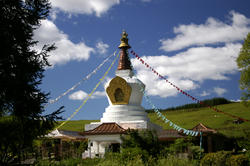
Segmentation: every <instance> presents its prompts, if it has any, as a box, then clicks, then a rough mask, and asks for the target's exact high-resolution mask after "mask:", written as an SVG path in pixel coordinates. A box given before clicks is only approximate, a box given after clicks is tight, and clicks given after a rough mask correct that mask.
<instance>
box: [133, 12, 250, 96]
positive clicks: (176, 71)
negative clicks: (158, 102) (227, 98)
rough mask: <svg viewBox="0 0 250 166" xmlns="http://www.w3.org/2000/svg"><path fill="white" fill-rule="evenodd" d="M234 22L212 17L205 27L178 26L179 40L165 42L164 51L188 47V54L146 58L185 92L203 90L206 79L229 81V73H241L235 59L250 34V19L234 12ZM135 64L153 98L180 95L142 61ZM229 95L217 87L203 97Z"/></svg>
mask: <svg viewBox="0 0 250 166" xmlns="http://www.w3.org/2000/svg"><path fill="white" fill-rule="evenodd" d="M230 20H231V23H230V24H227V23H223V22H221V21H219V20H216V19H215V18H208V19H207V21H206V23H205V24H200V25H197V24H190V25H180V26H178V27H175V28H174V32H175V34H176V37H174V38H173V39H164V40H161V43H162V46H161V48H160V49H163V50H165V51H173V50H180V49H182V48H186V47H188V48H187V49H186V50H185V51H182V52H178V53H177V54H176V55H174V56H171V57H168V56H165V55H161V56H147V57H146V56H144V57H142V58H143V59H144V60H145V62H147V63H149V64H150V65H151V66H152V67H153V68H154V69H155V70H156V71H158V72H159V73H160V74H161V75H163V76H165V77H167V79H168V80H170V81H172V82H173V83H174V84H176V85H177V86H178V87H180V88H181V89H183V90H185V91H188V90H192V89H196V88H199V87H200V84H201V83H202V82H203V81H205V80H229V79H230V77H229V74H233V73H236V72H237V71H238V69H237V65H236V62H235V59H236V58H237V56H238V53H239V51H240V48H241V43H240V42H241V41H242V40H243V39H244V37H245V36H246V34H247V33H248V32H249V31H250V19H248V18H246V17H245V16H244V15H242V14H239V13H236V12H233V11H232V12H230ZM209 44H213V45H209ZM216 44H217V45H216ZM218 44H220V45H218ZM194 46H195V47H194ZM132 63H133V65H134V68H135V69H136V70H137V72H138V77H139V78H140V79H141V80H142V81H143V82H144V83H146V85H147V91H148V93H149V94H150V95H159V96H160V97H167V96H173V95H176V94H177V91H176V89H174V88H172V87H171V86H170V85H168V84H166V83H165V82H164V81H162V80H159V79H158V78H157V77H156V76H155V75H152V72H151V71H149V70H147V69H146V68H145V66H143V65H141V64H140V62H139V61H138V60H136V59H133V60H132ZM226 92H227V91H226V90H225V89H223V88H219V87H216V88H214V89H213V90H210V91H208V90H204V91H203V92H202V94H201V96H207V95H209V94H211V93H216V94H217V95H223V94H224V93H226Z"/></svg>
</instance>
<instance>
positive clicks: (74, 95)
mask: <svg viewBox="0 0 250 166" xmlns="http://www.w3.org/2000/svg"><path fill="white" fill-rule="evenodd" d="M87 96H88V94H87V93H86V92H84V91H82V90H79V91H76V92H74V93H72V94H70V95H69V99H71V100H83V99H85V98H86V97H87Z"/></svg>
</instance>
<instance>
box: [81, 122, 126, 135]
mask: <svg viewBox="0 0 250 166" xmlns="http://www.w3.org/2000/svg"><path fill="white" fill-rule="evenodd" d="M124 133H126V130H125V129H124V128H122V127H121V126H119V125H118V124H116V123H103V124H101V125H100V126H98V127H96V128H94V129H93V130H88V131H85V132H84V133H83V135H102V134H124Z"/></svg>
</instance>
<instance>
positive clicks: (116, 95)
mask: <svg viewBox="0 0 250 166" xmlns="http://www.w3.org/2000/svg"><path fill="white" fill-rule="evenodd" d="M131 91H132V88H131V87H130V85H129V84H128V83H127V82H126V80H124V79H123V78H121V77H119V76H116V77H115V78H113V79H112V80H111V81H110V83H109V86H108V87H107V89H106V92H107V94H108V96H109V99H110V101H111V102H112V104H114V105H120V104H128V103H129V99H130V95H131Z"/></svg>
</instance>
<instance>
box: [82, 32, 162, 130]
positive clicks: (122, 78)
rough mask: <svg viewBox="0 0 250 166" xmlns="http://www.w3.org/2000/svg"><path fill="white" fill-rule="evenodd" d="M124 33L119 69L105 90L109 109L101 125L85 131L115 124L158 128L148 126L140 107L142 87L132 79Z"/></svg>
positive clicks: (89, 127) (93, 125)
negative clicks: (103, 124)
mask: <svg viewBox="0 0 250 166" xmlns="http://www.w3.org/2000/svg"><path fill="white" fill-rule="evenodd" d="M127 36H128V35H127V33H126V32H125V31H124V32H123V33H122V38H121V44H120V46H119V48H120V59H119V65H118V68H117V70H116V76H115V77H114V78H113V79H111V80H110V81H109V82H108V83H107V84H106V86H105V89H106V95H107V98H108V101H109V106H108V107H107V108H106V109H105V112H104V113H103V116H102V118H101V122H97V123H96V122H95V123H91V124H89V125H85V131H88V130H92V129H94V128H96V127H97V126H99V125H101V124H102V123H111V122H114V123H117V124H118V125H120V126H121V127H122V128H124V129H128V128H130V129H154V130H161V127H160V126H158V125H155V124H153V123H151V122H150V120H149V118H148V117H147V113H146V112H145V109H144V108H143V107H142V106H141V103H142V97H143V91H144V89H145V85H144V84H143V83H142V82H141V81H140V80H139V79H137V78H136V77H135V76H134V73H133V71H132V66H131V62H130V59H129V57H128V51H127V50H128V49H129V48H130V46H129V44H128V38H127Z"/></svg>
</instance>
